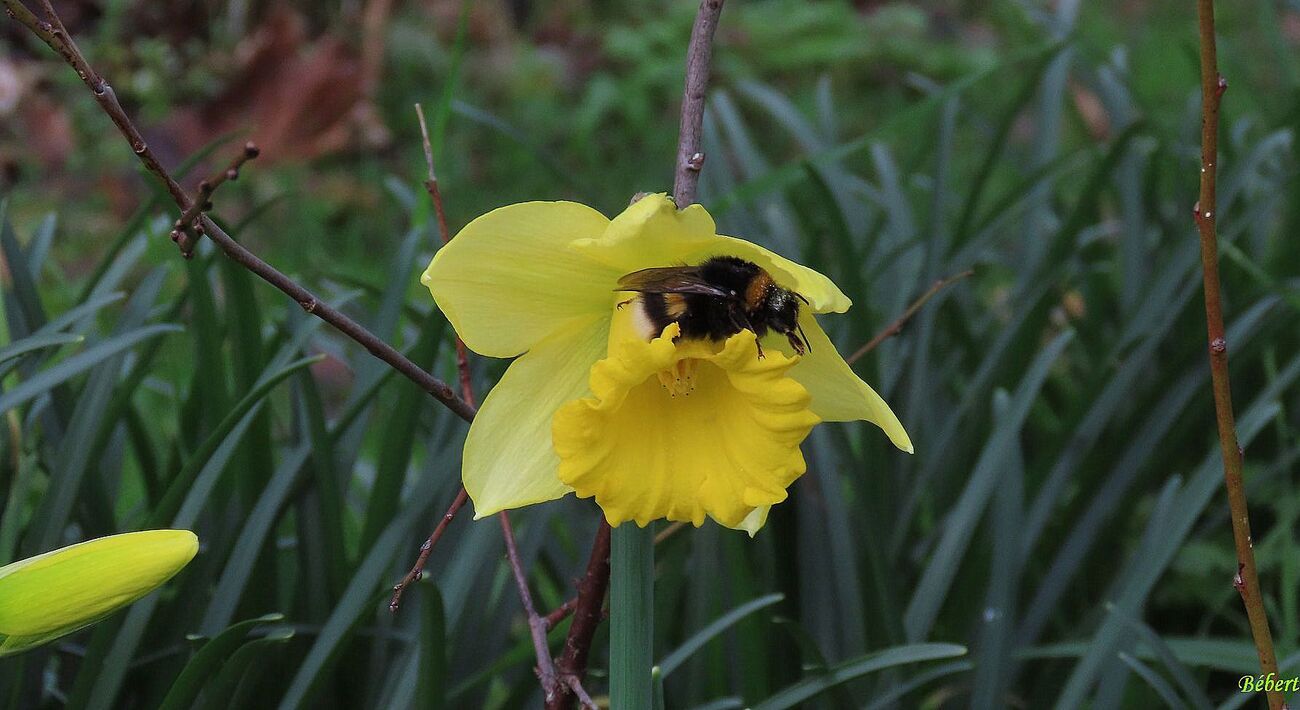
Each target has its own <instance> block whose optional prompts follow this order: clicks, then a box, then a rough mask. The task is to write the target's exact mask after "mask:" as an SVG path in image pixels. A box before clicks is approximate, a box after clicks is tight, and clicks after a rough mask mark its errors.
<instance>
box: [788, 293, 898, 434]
mask: <svg viewBox="0 0 1300 710" xmlns="http://www.w3.org/2000/svg"><path fill="white" fill-rule="evenodd" d="M799 325H800V326H801V327H802V328H803V332H804V335H805V337H807V339H808V351H807V352H806V353H805V354H804V355H803V357H801V358H800V359H799V364H797V365H795V366H794V367H793V368H792V369H791V370H790V377H792V378H794V379H795V380H798V382H799V383H800V384H802V385H803V386H804V387H806V388H807V389H808V393H809V394H811V395H812V410H813V411H814V412H816V413H817V416H819V417H821V418H822V419H823V420H824V421H828V422H849V421H857V420H860V419H861V420H866V421H869V422H871V423H873V424H875V425H876V426H878V427H880V428H881V429H883V430H884V431H885V434H887V435H888V436H889V440H890V441H892V442H893V443H894V446H897V447H898V448H900V449H902V450H903V451H906V452H907V453H909V454H910V453H912V440H911V438H909V437H908V436H907V432H906V431H905V430H904V429H903V424H902V422H900V421H898V417H897V416H896V415H895V414H894V412H893V410H891V409H890V408H889V405H888V404H886V403H885V400H884V399H882V398H881V396H880V395H878V394H876V391H875V390H874V389H872V388H871V386H870V385H868V384H867V383H866V382H863V381H862V378H860V377H858V376H857V375H856V374H855V373H854V372H853V370H852V369H851V368H850V367H849V364H848V363H847V362H845V361H844V358H843V357H841V356H840V354H839V352H838V351H837V350H836V349H835V344H834V343H832V342H831V339H830V338H829V337H827V335H826V331H824V330H822V327H821V326H820V325H818V324H817V319H816V318H815V317H814V316H813V315H812V314H811V313H800V314H799ZM763 349H764V350H768V349H777V350H781V351H782V352H787V353H788V352H790V346H789V345H788V344H787V343H786V342H785V339H784V338H780V337H771V338H769V339H767V340H764V341H763Z"/></svg>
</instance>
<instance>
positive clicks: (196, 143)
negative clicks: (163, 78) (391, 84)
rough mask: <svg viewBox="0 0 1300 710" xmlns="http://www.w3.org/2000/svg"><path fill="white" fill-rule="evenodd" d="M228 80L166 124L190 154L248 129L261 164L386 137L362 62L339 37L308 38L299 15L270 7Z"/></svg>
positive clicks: (305, 157)
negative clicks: (209, 98) (367, 90)
mask: <svg viewBox="0 0 1300 710" xmlns="http://www.w3.org/2000/svg"><path fill="white" fill-rule="evenodd" d="M234 61H235V63H236V65H237V69H236V71H235V72H234V73H233V78H232V79H231V80H230V81H229V83H228V84H227V86H226V88H225V89H224V90H223V91H222V92H221V94H220V95H219V96H218V97H217V98H216V99H214V100H213V101H211V102H209V103H208V104H207V105H205V106H202V107H199V108H197V109H190V110H186V111H183V112H181V113H179V114H178V115H177V117H176V118H175V119H174V120H173V121H171V122H170V123H169V128H170V130H171V132H172V134H173V135H174V136H175V137H176V139H177V142H178V143H179V144H180V147H181V148H182V149H183V150H185V151H187V152H189V151H194V150H197V149H198V148H199V147H201V146H203V145H205V144H206V143H207V142H208V141H210V140H211V139H212V138H213V137H215V136H218V135H221V134H224V133H227V132H230V131H235V130H245V131H248V132H249V138H250V139H251V140H253V141H254V142H256V143H257V144H258V146H259V147H261V149H262V157H261V159H260V160H261V161H263V162H265V161H283V160H309V159H312V158H317V157H320V156H322V155H326V154H330V153H335V152H339V151H343V150H347V149H350V148H355V147H359V146H364V147H374V146H375V145H376V144H382V143H384V142H386V141H387V140H388V132H387V129H386V128H385V127H384V126H383V123H382V122H381V121H380V120H379V118H378V116H377V115H376V114H375V112H374V110H373V109H372V108H370V107H369V104H368V102H366V101H365V99H364V86H363V76H362V71H361V60H360V57H359V56H358V55H357V53H356V52H355V51H354V50H353V49H352V48H351V47H349V46H348V45H347V43H345V42H344V41H343V40H342V39H340V38H339V37H336V36H334V35H330V34H325V35H322V36H321V37H318V38H316V39H315V40H309V39H308V37H307V34H306V25H305V23H304V21H303V19H302V17H301V16H300V15H298V14H296V13H295V12H293V11H291V10H287V9H279V10H277V11H276V12H275V13H274V14H273V15H272V16H271V17H270V18H268V19H267V21H266V22H265V23H264V24H263V25H262V26H261V28H260V29H258V31H257V32H255V33H254V34H253V35H252V36H251V37H249V38H248V39H246V40H245V41H244V42H243V43H242V44H241V45H240V46H239V47H238V49H237V51H236V53H235V57H234Z"/></svg>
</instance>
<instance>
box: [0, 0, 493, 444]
mask: <svg viewBox="0 0 1300 710" xmlns="http://www.w3.org/2000/svg"><path fill="white" fill-rule="evenodd" d="M0 2H3V4H4V7H5V11H6V12H7V13H8V14H9V16H10V17H13V18H14V19H16V20H18V22H20V23H21V24H22V25H23V26H25V27H27V28H28V29H29V30H31V31H32V32H33V33H35V34H36V36H37V37H39V38H40V39H41V40H42V41H44V42H45V43H46V44H47V45H49V46H50V48H51V49H53V50H54V51H55V52H57V53H58V54H59V56H61V57H63V59H64V61H65V62H67V63H68V64H69V65H70V66H71V67H72V68H73V69H74V70H75V71H76V72H77V75H78V76H80V77H81V80H82V82H84V83H85V84H86V86H87V87H88V88H89V89H90V91H91V94H93V95H94V97H95V101H96V102H98V103H99V106H100V108H101V109H102V110H103V111H104V113H105V114H107V115H108V117H109V118H110V119H111V120H112V121H113V124H114V125H116V126H117V128H118V131H119V132H121V134H122V136H123V137H124V138H126V140H127V142H128V143H129V144H130V145H131V150H132V151H134V152H135V154H136V156H137V157H138V158H139V159H140V162H141V163H143V164H144V166H145V168H146V169H148V170H149V172H151V173H153V174H154V175H155V176H157V178H158V179H159V180H161V181H162V182H163V184H164V185H165V186H166V187H167V191H168V193H169V194H170V195H171V197H172V200H173V201H174V202H175V203H176V206H177V207H178V208H179V209H180V211H181V213H182V214H184V213H185V212H186V211H187V210H189V209H190V207H191V205H193V200H191V199H190V197H189V195H188V194H187V193H186V192H185V189H184V188H182V187H181V186H180V184H179V183H178V182H176V179H175V178H174V177H172V175H171V173H170V172H168V171H167V169H166V168H164V167H163V166H162V164H161V163H159V162H158V159H157V157H155V156H154V154H153V152H152V151H150V150H149V147H148V145H147V144H146V143H145V141H144V138H142V137H141V136H140V131H139V130H138V129H137V128H136V127H135V124H134V123H132V121H131V118H130V117H129V116H127V114H126V111H125V110H123V108H122V105H121V103H119V102H118V100H117V96H116V94H114V93H113V89H112V87H110V86H109V85H108V82H106V81H104V79H103V77H101V76H99V74H97V73H96V72H95V70H94V69H93V68H92V67H91V66H90V64H89V63H88V62H87V61H86V59H85V57H83V56H82V55H81V52H80V50H78V49H77V46H76V44H75V43H74V42H73V41H72V38H71V37H70V36H69V35H68V33H67V30H65V29H64V28H63V25H62V23H61V22H59V21H58V18H57V16H54V15H53V8H51V7H50V6H49V3H48V2H45V4H44V5H45V10H46V12H47V13H49V14H50V15H51V16H52V17H53V21H48V20H38V19H37V18H36V16H35V15H33V14H32V12H31V11H30V10H28V9H27V7H26V6H25V5H23V3H22V2H20V0H0ZM198 225H199V227H201V229H202V231H203V232H204V233H206V234H207V235H208V236H209V237H210V238H211V239H212V241H213V243H215V244H216V245H217V247H219V248H220V249H221V250H222V251H223V252H225V254H226V256H228V257H230V258H231V259H232V260H234V261H235V262H236V263H238V264H240V265H241V266H243V267H244V268H246V269H248V270H249V271H251V272H253V273H254V274H256V275H257V276H258V277H259V278H261V279H262V280H264V281H266V282H267V283H269V284H271V285H272V286H274V287H276V288H278V289H279V290H280V291H282V292H284V293H285V294H286V295H288V296H289V297H290V298H292V299H293V300H294V301H295V302H297V303H298V305H300V306H302V308H303V310H305V311H307V312H308V313H310V314H312V315H315V316H316V317H318V318H320V319H321V320H323V321H325V322H326V323H329V324H330V325H332V326H334V327H335V328H336V329H337V330H338V331H339V332H341V333H343V335H345V336H347V337H349V338H351V339H352V340H355V341H356V342H357V343H359V344H360V345H361V346H362V347H364V348H365V349H366V350H367V351H368V352H370V354H372V355H374V356H375V357H377V358H379V359H380V360H383V361H384V362H386V363H388V364H389V365H390V366H391V367H392V368H393V369H394V370H397V371H398V372H399V373H401V374H402V375H403V376H405V377H406V378H407V379H409V380H411V381H412V382H414V383H415V384H416V385H418V386H419V387H420V389H422V390H424V391H425V392H428V393H429V394H431V395H433V397H434V399H437V400H438V401H439V402H441V403H442V404H444V405H445V406H446V407H447V408H448V409H450V410H451V411H453V412H455V413H456V415H457V416H459V417H461V418H462V419H465V420H467V421H468V420H471V419H473V418H474V414H475V412H476V411H477V410H476V408H475V407H474V406H472V405H470V404H469V403H467V402H465V401H464V400H462V399H461V398H460V397H457V396H456V393H455V392H453V391H452V390H451V388H450V387H448V386H447V385H446V383H444V382H442V381H441V380H439V379H438V378H436V377H434V376H433V375H431V374H429V373H428V372H425V371H424V369H422V368H421V367H420V366H419V365H416V364H415V363H414V362H412V361H411V360H410V359H408V358H407V357H406V356H404V355H402V354H401V353H400V352H398V351H397V350H396V349H395V348H393V346H391V345H389V344H388V343H385V342H384V341H382V340H380V339H379V338H378V337H377V336H376V335H375V334H374V333H371V332H370V331H369V330H366V329H365V328H364V327H362V326H361V324H359V323H357V322H356V321H354V320H352V319H351V318H349V317H348V316H346V315H344V314H343V313H342V312H341V311H339V310H337V309H335V308H334V307H332V306H330V305H329V304H327V303H324V302H323V301H321V299H320V298H318V297H317V296H316V295H315V294H313V293H312V292H311V291H309V290H307V289H306V288H304V287H303V286H302V285H300V284H298V283H297V282H296V281H294V280H293V279H291V278H289V277H288V276H286V275H284V273H282V272H280V271H279V270H278V269H276V268H275V267H273V266H271V265H270V264H267V263H266V262H265V261H262V260H261V259H260V258H258V256H257V255H256V254H254V253H252V252H251V251H249V250H248V249H246V248H245V247H244V246H243V245H241V244H240V243H239V242H236V241H235V240H234V239H233V238H231V236H230V235H229V234H226V231H225V230H224V229H222V228H221V227H219V226H218V225H217V224H216V223H215V222H213V221H212V220H211V219H208V217H206V216H200V217H199V221H198ZM180 241H181V244H180V247H181V253H182V254H189V253H190V252H191V251H192V248H193V238H192V237H191V236H190V235H183V237H182V239H181V240H180Z"/></svg>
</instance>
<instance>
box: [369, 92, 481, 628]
mask: <svg viewBox="0 0 1300 710" xmlns="http://www.w3.org/2000/svg"><path fill="white" fill-rule="evenodd" d="M415 115H416V116H418V117H419V119H420V135H421V136H422V138H423V144H424V160H425V162H426V163H427V164H428V168H429V178H428V179H427V180H425V181H424V187H425V189H426V190H428V192H429V199H431V200H432V201H433V210H434V212H435V213H436V214H437V215H438V230H439V236H440V240H441V242H442V243H443V244H446V243H447V241H448V240H449V239H450V238H451V233H450V232H449V231H448V230H447V214H446V211H445V210H444V209H443V206H442V193H440V192H438V178H437V176H436V173H434V170H433V146H431V145H430V144H429V128H428V126H427V125H426V123H425V120H424V109H423V108H422V107H421V106H420V104H416V105H415ZM456 369H457V371H458V372H459V373H460V396H461V399H463V400H465V402H466V403H468V404H469V405H470V406H471V407H473V406H475V404H474V402H475V397H474V384H473V381H472V379H471V378H470V372H469V353H468V352H467V351H466V350H465V341H463V340H461V339H460V336H459V335H457V336H456ZM468 498H469V492H468V491H466V490H465V486H461V487H460V492H459V493H457V494H456V500H455V501H453V502H452V504H451V507H450V508H448V509H447V512H446V514H444V515H443V516H442V520H441V521H440V522H439V523H438V527H436V528H434V530H433V533H432V534H430V535H429V539H428V540H426V541H425V543H424V544H423V545H421V546H420V555H419V557H417V558H416V559H415V565H414V566H413V567H411V571H410V572H407V573H406V576H405V577H403V578H402V581H400V582H398V583H397V585H396V586H395V587H393V598H392V599H391V600H390V601H389V602H388V608H389V610H390V611H393V612H396V611H397V609H398V607H399V606H400V604H401V601H402V592H404V591H406V587H407V586H408V585H410V584H411V583H412V582H416V581H418V580H419V579H420V576H421V574H422V573H423V572H424V565H425V563H426V562H427V561H428V559H429V553H430V551H431V550H432V549H433V544H434V543H436V542H437V541H438V538H439V537H441V536H442V531H443V530H445V529H446V528H447V524H448V523H450V522H451V519H452V518H454V517H456V513H458V512H460V509H461V506H463V505H465V501H466V500H467V499H468Z"/></svg>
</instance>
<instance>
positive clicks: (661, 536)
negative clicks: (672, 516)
mask: <svg viewBox="0 0 1300 710" xmlns="http://www.w3.org/2000/svg"><path fill="white" fill-rule="evenodd" d="M684 527H686V523H685V522H683V521H681V520H678V521H676V522H674V523H673V524H672V525H669V526H668V527H666V528H664V529H663V530H660V531H659V533H658V534H656V535H655V544H656V545H658V544H659V543H661V542H663V541H664V540H667V539H668V538H670V537H672V536H673V535H676V534H677V533H678V532H680V531H681V529H682V528H684Z"/></svg>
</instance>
